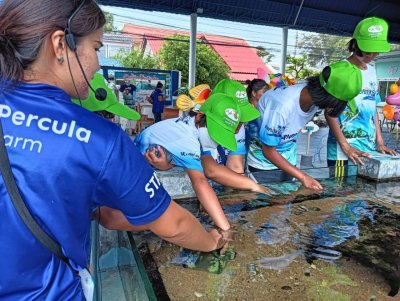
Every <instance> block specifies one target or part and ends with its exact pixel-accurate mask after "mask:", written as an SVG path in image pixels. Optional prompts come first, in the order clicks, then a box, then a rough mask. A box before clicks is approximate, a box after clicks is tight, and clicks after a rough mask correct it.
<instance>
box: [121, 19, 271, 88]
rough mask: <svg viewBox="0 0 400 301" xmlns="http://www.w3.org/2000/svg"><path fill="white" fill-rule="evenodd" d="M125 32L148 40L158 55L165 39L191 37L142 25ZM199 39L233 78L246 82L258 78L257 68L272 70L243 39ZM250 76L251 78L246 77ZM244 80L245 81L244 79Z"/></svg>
mask: <svg viewBox="0 0 400 301" xmlns="http://www.w3.org/2000/svg"><path fill="white" fill-rule="evenodd" d="M123 32H125V33H129V34H132V35H133V38H134V39H135V40H136V39H138V40H139V38H141V39H146V41H147V43H148V44H149V46H150V48H151V50H152V52H153V53H154V54H156V53H157V52H158V51H159V50H160V49H161V47H162V43H163V38H165V37H167V36H172V35H174V34H177V33H178V34H182V35H186V36H187V35H189V33H188V32H186V31H176V30H169V29H163V28H155V27H149V26H142V25H134V24H126V25H125V26H124V28H123ZM197 38H198V39H201V40H204V41H205V42H206V43H207V44H208V45H209V46H210V47H211V48H212V49H213V50H214V51H215V52H216V53H217V54H218V55H219V56H220V57H221V58H222V59H223V60H224V62H225V64H226V65H227V66H228V67H229V69H230V70H231V73H230V74H231V78H232V79H235V80H239V78H240V81H245V80H246V79H253V78H254V77H257V68H262V69H264V70H265V71H267V72H269V73H273V71H272V69H270V68H269V67H267V66H266V65H265V63H264V62H263V61H262V59H261V58H260V57H259V56H258V55H257V53H256V51H255V49H254V48H251V47H250V45H249V44H248V43H247V42H246V41H245V40H243V39H240V38H232V37H226V36H219V35H212V34H204V33H198V34H197ZM243 74H248V75H249V76H250V77H251V78H249V77H246V78H244V77H245V75H243ZM243 78H244V79H243Z"/></svg>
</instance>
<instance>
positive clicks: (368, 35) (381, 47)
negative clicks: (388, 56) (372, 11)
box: [353, 17, 390, 52]
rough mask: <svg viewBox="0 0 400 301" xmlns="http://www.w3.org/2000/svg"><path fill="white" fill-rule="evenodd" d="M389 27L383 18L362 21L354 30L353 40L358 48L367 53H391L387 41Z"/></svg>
mask: <svg viewBox="0 0 400 301" xmlns="http://www.w3.org/2000/svg"><path fill="white" fill-rule="evenodd" d="M388 30H389V26H388V23H387V22H386V21H385V20H384V19H381V18H376V17H370V18H365V19H363V20H361V21H360V22H359V23H358V24H357V26H356V29H355V30H354V33H353V38H355V39H356V40H357V45H358V48H360V49H361V50H362V51H365V52H389V51H390V45H389V43H388V41H387V36H388Z"/></svg>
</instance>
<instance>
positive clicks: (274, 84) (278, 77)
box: [267, 73, 295, 88]
mask: <svg viewBox="0 0 400 301" xmlns="http://www.w3.org/2000/svg"><path fill="white" fill-rule="evenodd" d="M269 78H270V82H269V83H268V82H267V83H268V85H269V86H270V88H279V87H285V86H291V85H294V84H295V81H294V79H293V78H289V77H288V76H287V75H285V74H281V73H275V74H269Z"/></svg>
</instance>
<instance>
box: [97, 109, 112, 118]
mask: <svg viewBox="0 0 400 301" xmlns="http://www.w3.org/2000/svg"><path fill="white" fill-rule="evenodd" d="M93 113H95V114H97V115H100V116H101V117H103V118H105V119H112V118H114V117H115V114H113V113H110V112H108V111H106V110H101V111H94V112H93Z"/></svg>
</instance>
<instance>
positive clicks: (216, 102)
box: [200, 93, 240, 151]
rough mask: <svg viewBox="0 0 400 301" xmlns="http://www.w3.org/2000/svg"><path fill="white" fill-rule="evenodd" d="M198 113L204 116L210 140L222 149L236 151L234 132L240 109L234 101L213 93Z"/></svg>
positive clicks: (223, 95) (226, 96) (229, 97)
mask: <svg viewBox="0 0 400 301" xmlns="http://www.w3.org/2000/svg"><path fill="white" fill-rule="evenodd" d="M200 111H202V112H203V113H204V114H205V115H206V121H207V130H208V133H209V134H210V136H211V138H212V139H213V140H214V141H215V142H217V143H218V144H220V145H222V146H223V147H226V148H227V149H230V150H232V151H236V150H237V143H236V138H235V132H236V128H237V127H238V125H239V119H240V109H239V105H238V103H237V102H236V101H235V99H234V98H233V97H231V96H229V95H226V94H223V93H214V94H213V95H210V96H209V97H208V98H207V99H206V101H205V102H204V104H203V105H202V106H201V108H200Z"/></svg>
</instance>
